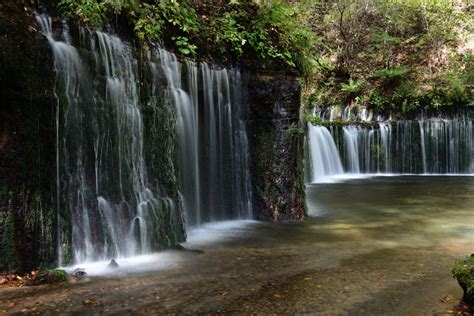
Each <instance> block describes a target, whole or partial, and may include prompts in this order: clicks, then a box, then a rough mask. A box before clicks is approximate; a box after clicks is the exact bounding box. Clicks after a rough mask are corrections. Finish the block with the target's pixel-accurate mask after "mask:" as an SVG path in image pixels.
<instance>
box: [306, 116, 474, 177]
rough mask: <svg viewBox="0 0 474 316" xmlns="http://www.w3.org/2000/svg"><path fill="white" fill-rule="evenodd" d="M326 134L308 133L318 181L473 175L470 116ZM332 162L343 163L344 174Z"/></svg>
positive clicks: (473, 133) (335, 130)
mask: <svg viewBox="0 0 474 316" xmlns="http://www.w3.org/2000/svg"><path fill="white" fill-rule="evenodd" d="M321 129H323V127H315V126H310V127H309V132H308V135H309V149H310V150H309V152H310V156H311V164H312V166H311V170H312V179H313V181H318V178H319V179H323V178H325V177H327V176H331V175H341V174H344V173H355V174H358V173H394V174H407V173H412V174H413V173H414V174H418V173H423V174H424V173H427V174H472V173H474V143H473V139H474V131H473V129H472V119H470V118H469V117H468V116H463V115H460V116H458V117H454V118H431V119H420V120H415V121H397V122H380V123H378V124H376V125H372V126H370V127H364V126H356V125H352V126H345V127H342V128H338V127H332V128H331V133H330V134H329V133H322V132H321ZM340 129H342V133H339V130H340ZM316 131H319V132H317V133H316ZM328 144H334V146H336V147H337V150H336V151H334V150H333V149H332V146H328ZM321 157H326V158H325V159H322V158H321ZM327 161H330V162H337V161H342V162H343V168H342V170H341V169H339V168H334V167H333V166H332V165H333V163H331V164H329V163H328V162H327Z"/></svg>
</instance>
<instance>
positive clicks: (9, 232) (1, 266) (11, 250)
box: [0, 212, 17, 270]
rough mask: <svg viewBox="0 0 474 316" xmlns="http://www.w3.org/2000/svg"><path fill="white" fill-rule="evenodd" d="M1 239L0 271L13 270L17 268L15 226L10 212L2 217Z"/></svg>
mask: <svg viewBox="0 0 474 316" xmlns="http://www.w3.org/2000/svg"><path fill="white" fill-rule="evenodd" d="M0 218H1V217H0ZM1 222H2V223H3V238H2V240H1V244H0V246H1V247H0V250H1V253H2V255H1V256H0V270H13V269H15V267H16V266H17V260H16V251H15V226H14V223H13V215H12V213H11V212H8V213H6V215H3V218H2V220H1Z"/></svg>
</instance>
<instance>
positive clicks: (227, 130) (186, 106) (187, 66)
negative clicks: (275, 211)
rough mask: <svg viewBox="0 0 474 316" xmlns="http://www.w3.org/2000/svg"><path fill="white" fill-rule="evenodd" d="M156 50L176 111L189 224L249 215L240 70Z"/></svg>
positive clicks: (186, 213)
mask: <svg viewBox="0 0 474 316" xmlns="http://www.w3.org/2000/svg"><path fill="white" fill-rule="evenodd" d="M159 55H160V60H161V66H162V68H163V71H164V73H165V74H166V78H167V82H168V89H169V91H170V94H171V95H172V99H173V104H174V106H175V108H176V113H177V118H176V129H177V135H178V143H179V147H180V168H181V171H180V176H179V180H180V181H179V182H180V187H181V190H182V199H183V205H184V211H185V217H186V222H187V225H188V226H196V225H200V224H202V223H204V222H209V221H216V220H223V219H230V218H251V217H252V204H251V182H250V174H249V171H248V170H249V166H248V144H247V135H246V132H245V126H244V123H243V121H242V118H241V104H240V103H241V101H240V90H241V86H240V85H241V83H240V73H239V72H238V70H236V69H233V70H228V69H212V68H211V67H210V66H209V65H208V64H207V63H205V62H202V63H200V64H196V63H194V62H192V61H186V62H185V63H184V64H181V63H180V62H179V61H178V60H177V59H176V56H174V55H173V54H172V53H170V52H168V51H166V50H164V49H160V50H159ZM199 83H200V85H199Z"/></svg>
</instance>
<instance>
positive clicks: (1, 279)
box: [0, 278, 8, 284]
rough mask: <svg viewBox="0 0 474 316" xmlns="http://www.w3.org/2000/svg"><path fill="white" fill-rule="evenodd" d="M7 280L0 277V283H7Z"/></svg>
mask: <svg viewBox="0 0 474 316" xmlns="http://www.w3.org/2000/svg"><path fill="white" fill-rule="evenodd" d="M7 282H8V280H7V279H5V278H0V284H5V283H7Z"/></svg>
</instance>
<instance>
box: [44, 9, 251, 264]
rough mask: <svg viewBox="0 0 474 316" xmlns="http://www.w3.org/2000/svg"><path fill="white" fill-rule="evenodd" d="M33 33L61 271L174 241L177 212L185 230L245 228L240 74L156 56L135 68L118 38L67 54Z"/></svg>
mask: <svg viewBox="0 0 474 316" xmlns="http://www.w3.org/2000/svg"><path fill="white" fill-rule="evenodd" d="M37 22H38V25H39V26H40V27H41V30H42V32H43V34H44V35H45V36H46V38H47V39H48V42H49V44H50V46H51V49H52V52H53V56H54V67H55V70H56V74H57V80H56V89H55V91H56V94H57V99H58V107H57V116H56V127H57V192H58V194H57V209H58V254H59V258H60V259H59V263H60V264H61V263H62V259H63V257H64V259H65V261H68V262H69V260H68V259H73V260H74V261H75V262H84V261H91V260H100V259H105V258H111V257H125V256H131V255H137V254H141V253H147V252H150V251H154V250H157V249H160V248H162V247H166V246H167V245H170V244H173V243H176V242H180V241H183V240H184V230H183V220H182V218H181V205H182V206H183V208H184V215H185V218H186V222H187V225H188V226H194V225H199V224H201V223H203V222H208V221H214V220H223V219H235V218H251V217H252V206H251V194H252V193H251V189H250V188H251V183H250V175H249V168H248V145H247V137H246V133H245V125H244V123H243V121H242V119H241V109H240V103H241V101H240V89H241V85H240V74H239V72H238V70H235V69H234V70H227V69H213V68H212V67H210V66H209V65H207V64H206V63H201V64H196V63H194V62H192V61H186V62H185V63H183V64H181V63H180V62H179V61H178V60H177V59H176V56H174V55H173V54H172V53H170V52H168V51H166V50H164V49H157V50H153V49H152V50H151V51H150V52H149V53H148V56H145V58H144V61H143V62H142V63H140V62H138V59H137V57H136V56H137V54H138V52H137V51H136V50H135V49H134V48H133V46H131V45H129V44H127V43H126V42H124V41H122V40H121V39H120V38H118V37H117V36H113V35H109V34H106V33H103V32H100V31H88V30H84V29H82V30H80V42H81V45H79V46H77V47H76V46H74V45H73V43H72V42H71V39H70V36H69V34H68V33H67V31H68V30H67V24H64V25H63V30H62V34H61V35H60V37H58V33H59V32H53V30H52V25H51V19H50V18H49V17H47V16H45V15H37ZM166 85H167V86H168V89H166ZM175 145H177V148H176V147H175ZM176 156H177V157H178V159H177V160H178V161H177V163H176V162H175V159H174V157H176ZM178 190H179V191H178ZM68 257H69V258H68ZM70 257H72V258H70Z"/></svg>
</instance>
